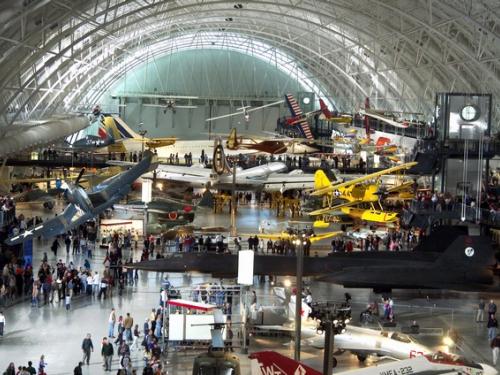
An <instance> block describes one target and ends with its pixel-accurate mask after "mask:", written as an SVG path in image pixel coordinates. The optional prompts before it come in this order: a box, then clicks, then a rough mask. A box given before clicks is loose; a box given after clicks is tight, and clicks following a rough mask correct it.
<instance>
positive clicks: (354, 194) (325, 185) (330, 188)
mask: <svg viewBox="0 0 500 375" xmlns="http://www.w3.org/2000/svg"><path fill="white" fill-rule="evenodd" d="M416 164H417V163H416V162H411V163H405V164H402V165H399V166H396V167H392V168H388V169H385V170H383V171H380V172H375V173H371V174H369V175H366V176H362V177H359V178H355V179H353V180H350V181H346V182H342V183H338V184H333V185H332V184H331V183H330V180H329V179H328V177H327V176H326V175H325V173H324V172H323V171H322V170H318V171H316V173H315V175H314V187H315V191H314V192H312V193H311V195H313V196H324V197H325V206H326V207H325V208H322V209H319V210H315V211H312V212H310V213H309V215H310V216H322V219H321V220H316V221H315V222H314V224H313V226H314V227H316V228H325V227H327V226H328V225H329V223H330V221H327V220H325V216H326V215H328V214H331V213H332V212H335V211H341V212H342V213H344V214H346V215H348V216H350V217H352V218H355V219H360V220H363V221H372V222H378V223H394V222H396V221H397V220H398V214H397V213H396V212H386V211H384V210H383V208H382V205H381V204H380V200H381V196H380V187H381V184H380V180H379V177H381V176H383V175H386V174H389V173H394V172H398V171H402V170H405V169H409V168H411V167H412V166H414V165H416ZM373 179H377V182H376V183H369V184H365V182H367V181H369V180H373ZM410 184H412V183H411V182H407V183H404V184H402V185H400V186H396V187H392V188H389V189H387V190H385V192H387V193H391V192H397V191H399V190H400V189H407V188H408V186H409V185H410ZM402 186H404V188H402ZM336 199H342V200H344V201H345V202H343V203H341V204H337V205H333V201H334V200H336ZM361 205H366V206H368V208H363V207H359V206H361Z"/></svg>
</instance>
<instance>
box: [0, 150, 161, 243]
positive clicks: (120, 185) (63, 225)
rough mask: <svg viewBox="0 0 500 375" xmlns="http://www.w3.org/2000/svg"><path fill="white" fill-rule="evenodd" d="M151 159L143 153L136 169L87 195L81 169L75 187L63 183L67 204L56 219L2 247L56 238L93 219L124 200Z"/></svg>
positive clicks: (12, 237)
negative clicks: (81, 182) (35, 239)
mask: <svg viewBox="0 0 500 375" xmlns="http://www.w3.org/2000/svg"><path fill="white" fill-rule="evenodd" d="M153 159H154V154H153V153H152V152H150V151H146V152H145V153H144V157H143V159H142V160H141V161H140V162H139V163H138V164H137V165H135V166H134V167H132V168H130V169H129V170H128V171H125V172H122V173H120V174H117V175H115V176H113V177H111V178H108V179H107V180H105V181H104V182H102V183H100V184H99V185H97V186H95V187H94V188H92V189H90V190H89V191H85V190H84V189H83V188H82V187H81V186H80V185H79V182H80V179H81V177H82V176H83V173H84V171H85V170H84V169H82V170H81V172H80V175H79V177H78V178H77V179H76V181H75V183H71V182H67V183H65V185H66V186H65V192H64V195H65V197H66V199H67V200H68V202H69V204H68V205H67V206H66V208H65V209H64V211H63V212H62V213H61V214H60V215H58V216H56V217H54V218H52V219H50V220H48V221H45V222H44V223H41V224H38V225H36V226H34V227H33V228H29V229H27V230H25V231H24V232H22V233H20V234H18V235H15V236H11V237H9V238H8V239H7V240H6V241H5V243H6V244H7V245H15V244H19V243H22V242H24V241H26V240H28V239H30V238H33V237H37V236H42V237H44V238H49V237H53V236H57V235H60V234H63V233H66V232H67V231H68V230H70V229H72V228H74V227H77V226H79V225H81V224H83V223H85V222H86V221H88V220H90V219H93V218H95V217H96V216H98V215H99V214H100V213H101V212H103V211H104V210H105V209H107V208H109V207H111V206H113V205H114V204H115V203H118V202H119V201H120V200H121V199H122V198H123V197H125V195H126V194H127V193H128V192H129V191H130V189H131V185H132V183H133V182H134V181H135V180H136V179H138V178H139V177H140V176H141V175H142V174H144V173H146V172H147V171H148V170H149V169H150V168H151V167H152V164H153V165H154V161H153Z"/></svg>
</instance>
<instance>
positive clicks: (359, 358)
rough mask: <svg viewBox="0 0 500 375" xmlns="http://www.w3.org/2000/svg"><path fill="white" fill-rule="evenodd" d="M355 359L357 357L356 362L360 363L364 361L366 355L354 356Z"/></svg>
mask: <svg viewBox="0 0 500 375" xmlns="http://www.w3.org/2000/svg"><path fill="white" fill-rule="evenodd" d="M356 357H358V361H360V362H364V361H366V355H364V354H356Z"/></svg>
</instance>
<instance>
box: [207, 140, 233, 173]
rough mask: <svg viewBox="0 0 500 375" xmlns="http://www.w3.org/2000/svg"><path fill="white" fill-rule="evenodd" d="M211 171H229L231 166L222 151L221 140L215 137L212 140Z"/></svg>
mask: <svg viewBox="0 0 500 375" xmlns="http://www.w3.org/2000/svg"><path fill="white" fill-rule="evenodd" d="M212 171H213V172H214V173H217V174H218V175H221V174H224V173H230V172H231V168H230V167H229V163H228V162H227V159H226V154H225V153H224V147H223V146H222V141H221V140H220V138H219V139H216V140H215V141H214V153H213V156H212Z"/></svg>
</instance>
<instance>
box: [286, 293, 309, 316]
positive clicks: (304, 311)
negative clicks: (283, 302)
mask: <svg viewBox="0 0 500 375" xmlns="http://www.w3.org/2000/svg"><path fill="white" fill-rule="evenodd" d="M301 302H302V306H301V309H300V314H301V317H302V320H306V319H307V318H308V317H309V314H311V312H312V309H311V308H310V307H309V305H308V304H306V303H305V302H304V301H302V300H301ZM295 303H296V302H295V294H294V295H292V296H291V297H290V302H289V303H288V318H289V319H292V320H295V306H296V304H295Z"/></svg>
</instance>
